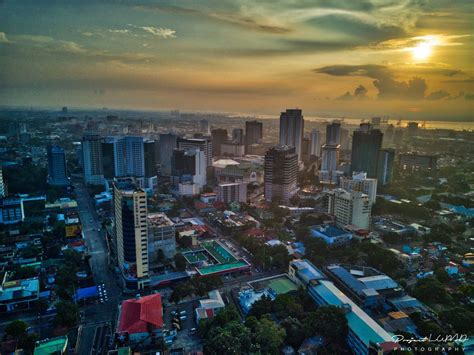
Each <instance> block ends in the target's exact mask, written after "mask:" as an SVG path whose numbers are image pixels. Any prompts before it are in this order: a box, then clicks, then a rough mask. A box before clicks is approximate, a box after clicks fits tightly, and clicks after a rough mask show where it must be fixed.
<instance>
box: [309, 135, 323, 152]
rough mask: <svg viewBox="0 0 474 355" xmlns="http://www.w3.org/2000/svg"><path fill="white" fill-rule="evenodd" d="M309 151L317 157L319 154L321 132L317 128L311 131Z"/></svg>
mask: <svg viewBox="0 0 474 355" xmlns="http://www.w3.org/2000/svg"><path fill="white" fill-rule="evenodd" d="M309 153H310V154H311V155H314V156H317V157H320V156H321V133H320V132H319V131H318V130H317V129H313V130H312V131H311V145H310V151H309Z"/></svg>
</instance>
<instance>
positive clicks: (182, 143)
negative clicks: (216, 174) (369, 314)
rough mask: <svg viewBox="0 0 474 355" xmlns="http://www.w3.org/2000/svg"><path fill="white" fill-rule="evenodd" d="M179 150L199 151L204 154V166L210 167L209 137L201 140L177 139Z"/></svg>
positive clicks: (210, 147) (210, 150)
mask: <svg viewBox="0 0 474 355" xmlns="http://www.w3.org/2000/svg"><path fill="white" fill-rule="evenodd" d="M178 148H179V149H185V150H187V149H188V150H189V149H199V150H200V151H201V152H204V156H205V158H206V166H212V157H213V151H212V139H211V138H210V137H201V138H178Z"/></svg>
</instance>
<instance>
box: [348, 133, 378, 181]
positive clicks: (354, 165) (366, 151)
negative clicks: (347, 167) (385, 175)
mask: <svg viewBox="0 0 474 355" xmlns="http://www.w3.org/2000/svg"><path fill="white" fill-rule="evenodd" d="M382 139H383V133H382V132H381V131H380V130H378V129H371V127H370V124H361V128H360V129H359V130H357V131H354V135H353V137H352V154H351V173H353V172H354V171H364V172H366V173H367V177H369V178H377V162H378V158H379V151H380V149H381V148H382Z"/></svg>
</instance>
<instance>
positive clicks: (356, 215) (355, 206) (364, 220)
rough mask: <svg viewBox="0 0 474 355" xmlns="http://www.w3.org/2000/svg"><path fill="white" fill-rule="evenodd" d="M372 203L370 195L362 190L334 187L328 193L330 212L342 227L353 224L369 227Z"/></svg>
mask: <svg viewBox="0 0 474 355" xmlns="http://www.w3.org/2000/svg"><path fill="white" fill-rule="evenodd" d="M371 209H372V204H371V203H370V200H369V196H367V195H366V194H364V193H362V192H360V191H352V192H348V191H346V190H344V189H340V188H339V189H334V190H332V191H330V192H329V193H328V213H329V214H331V215H333V216H335V219H336V224H337V225H338V226H340V227H344V226H346V225H351V226H354V227H356V228H359V229H369V226H370V214H371Z"/></svg>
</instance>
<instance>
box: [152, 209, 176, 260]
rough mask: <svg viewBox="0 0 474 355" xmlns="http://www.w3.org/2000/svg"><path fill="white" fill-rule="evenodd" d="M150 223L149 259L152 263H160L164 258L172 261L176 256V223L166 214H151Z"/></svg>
mask: <svg viewBox="0 0 474 355" xmlns="http://www.w3.org/2000/svg"><path fill="white" fill-rule="evenodd" d="M147 223H148V257H149V261H150V262H151V263H156V262H160V261H162V260H159V257H160V254H161V253H160V250H161V252H162V253H163V256H164V257H165V258H167V259H171V258H173V257H174V255H175V254H176V239H175V227H174V223H173V222H172V221H171V220H170V219H169V218H168V217H167V216H166V214H164V213H150V214H148V216H147Z"/></svg>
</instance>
